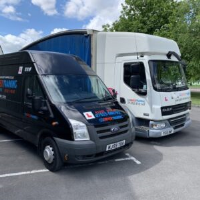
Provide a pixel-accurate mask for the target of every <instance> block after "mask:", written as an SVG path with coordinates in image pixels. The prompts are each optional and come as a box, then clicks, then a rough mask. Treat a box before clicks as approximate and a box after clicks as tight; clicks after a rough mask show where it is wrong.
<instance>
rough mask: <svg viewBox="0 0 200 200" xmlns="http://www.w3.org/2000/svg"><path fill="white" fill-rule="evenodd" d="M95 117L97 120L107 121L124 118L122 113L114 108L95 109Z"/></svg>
mask: <svg viewBox="0 0 200 200" xmlns="http://www.w3.org/2000/svg"><path fill="white" fill-rule="evenodd" d="M95 117H96V118H98V119H99V122H107V121H113V120H117V119H123V118H124V117H123V116H122V113H121V112H120V111H118V110H116V109H107V110H98V111H95Z"/></svg>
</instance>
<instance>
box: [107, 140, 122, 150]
mask: <svg viewBox="0 0 200 200" xmlns="http://www.w3.org/2000/svg"><path fill="white" fill-rule="evenodd" d="M124 145H125V140H122V141H120V142H116V143H113V144H109V145H107V146H106V151H110V150H113V149H117V148H119V147H122V146H124Z"/></svg>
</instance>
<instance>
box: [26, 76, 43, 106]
mask: <svg viewBox="0 0 200 200" xmlns="http://www.w3.org/2000/svg"><path fill="white" fill-rule="evenodd" d="M28 88H29V89H30V90H31V91H32V93H33V96H39V97H43V98H44V94H43V92H42V89H41V86H40V84H39V81H38V80H37V77H36V76H28V77H26V78H25V90H24V103H29V104H31V103H32V99H30V98H27V95H26V94H27V89H28Z"/></svg>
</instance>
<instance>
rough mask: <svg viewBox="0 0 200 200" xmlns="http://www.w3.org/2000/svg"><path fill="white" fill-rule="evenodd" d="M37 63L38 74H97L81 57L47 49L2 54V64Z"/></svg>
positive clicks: (0, 64) (14, 65)
mask: <svg viewBox="0 0 200 200" xmlns="http://www.w3.org/2000/svg"><path fill="white" fill-rule="evenodd" d="M33 62H34V63H36V65H35V66H36V71H37V73H38V74H55V75H56V74H77V75H96V74H95V73H94V71H93V70H92V69H91V68H90V67H89V66H87V65H86V64H85V63H84V62H83V61H82V60H81V59H80V58H79V57H77V56H74V55H67V54H62V53H55V52H47V51H21V52H16V53H11V54H4V55H1V56H0V66H3V65H4V66H5V65H13V67H16V66H17V67H19V65H21V66H23V64H27V63H33Z"/></svg>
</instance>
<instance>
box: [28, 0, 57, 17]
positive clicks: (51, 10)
mask: <svg viewBox="0 0 200 200" xmlns="http://www.w3.org/2000/svg"><path fill="white" fill-rule="evenodd" d="M31 2H32V4H33V5H35V6H38V7H40V8H41V9H42V10H43V12H44V13H45V14H47V15H50V16H52V15H56V14H58V12H57V10H56V0H31Z"/></svg>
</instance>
